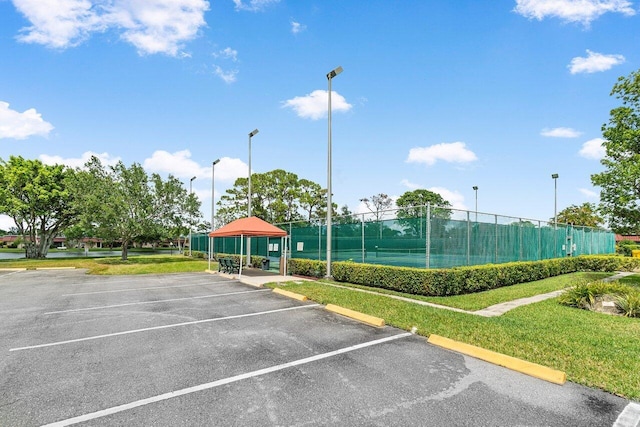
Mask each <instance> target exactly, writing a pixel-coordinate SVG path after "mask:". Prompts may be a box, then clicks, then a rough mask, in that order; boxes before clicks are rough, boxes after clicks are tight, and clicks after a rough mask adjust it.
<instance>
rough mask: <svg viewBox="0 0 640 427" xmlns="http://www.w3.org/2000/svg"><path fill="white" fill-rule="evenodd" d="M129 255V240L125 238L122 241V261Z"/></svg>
mask: <svg viewBox="0 0 640 427" xmlns="http://www.w3.org/2000/svg"><path fill="white" fill-rule="evenodd" d="M128 255H129V242H128V241H126V240H123V241H122V261H126V260H127V257H128Z"/></svg>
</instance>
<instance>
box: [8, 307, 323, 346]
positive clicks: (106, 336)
mask: <svg viewBox="0 0 640 427" xmlns="http://www.w3.org/2000/svg"><path fill="white" fill-rule="evenodd" d="M319 305H320V304H308V305H302V306H296V307H289V308H279V309H277V310H269V311H261V312H259V313H248V314H238V315H235V316H227V317H216V318H213V319H204V320H194V321H193V322H182V323H172V324H170V325H163V326H153V327H151V328H143V329H133V330H130V331H122V332H114V333H112V334H104V335H94V336H92V337H85V338H77V339H74V340H66V341H58V342H52V343H47V344H38V345H30V346H27V347H17V348H12V349H9V351H21V350H33V349H36V348H43V347H53V346H56V345H63V344H71V343H75V342H82V341H90V340H97V339H100V338H110V337H117V336H120V335H129V334H136V333H138V332H147V331H157V330H159V329H167V328H176V327H178V326H188V325H198V324H200V323H210V322H218V321H221V320H232V319H242V318H244V317H253V316H261V315H263V314H272V313H280V312H283V311H291V310H298V309H301V308H310V307H317V306H319Z"/></svg>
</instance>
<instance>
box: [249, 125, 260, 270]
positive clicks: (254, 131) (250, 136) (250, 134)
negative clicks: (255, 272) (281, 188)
mask: <svg viewBox="0 0 640 427" xmlns="http://www.w3.org/2000/svg"><path fill="white" fill-rule="evenodd" d="M258 132H259V130H258V129H254V130H253V131H251V132H249V191H248V193H249V203H248V205H247V218H249V217H251V138H253V137H254V136H255V135H256V134H257V133H258ZM250 265H251V237H247V267H248V266H250Z"/></svg>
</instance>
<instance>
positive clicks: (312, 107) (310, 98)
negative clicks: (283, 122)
mask: <svg viewBox="0 0 640 427" xmlns="http://www.w3.org/2000/svg"><path fill="white" fill-rule="evenodd" d="M328 94H329V91H326V90H314V91H313V92H311V93H310V94H308V95H305V96H296V97H295V98H293V99H289V100H287V101H284V103H283V104H284V105H283V107H290V108H292V109H293V110H294V111H295V112H296V114H297V115H298V116H299V117H302V118H305V119H311V120H319V119H321V118H322V117H325V116H326V114H327V111H328V107H329V95H328ZM352 107H353V106H352V105H351V104H349V103H348V102H347V100H346V99H344V97H343V96H342V95H340V94H339V93H338V92H336V91H331V110H332V111H333V112H336V111H349V110H350V109H351V108H352Z"/></svg>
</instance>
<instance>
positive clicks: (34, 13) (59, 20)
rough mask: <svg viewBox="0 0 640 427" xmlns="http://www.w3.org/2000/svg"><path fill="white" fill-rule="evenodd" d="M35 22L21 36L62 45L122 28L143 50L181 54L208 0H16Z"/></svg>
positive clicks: (28, 40) (25, 39)
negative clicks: (93, 34) (94, 34)
mask: <svg viewBox="0 0 640 427" xmlns="http://www.w3.org/2000/svg"><path fill="white" fill-rule="evenodd" d="M13 3H14V5H15V7H16V8H17V9H18V10H19V11H20V12H21V13H22V14H23V15H24V16H25V17H26V18H27V19H28V20H29V21H30V22H31V24H32V25H31V26H30V27H25V28H23V29H22V30H21V34H20V35H19V36H18V39H19V40H21V41H23V42H25V43H38V44H43V45H45V46H49V47H52V48H57V49H65V48H68V47H71V46H76V45H78V44H80V43H82V42H83V41H84V40H86V39H87V38H89V36H90V35H91V34H92V33H94V32H103V31H106V30H108V29H112V30H116V31H119V32H120V33H121V34H120V36H121V38H122V39H124V40H126V41H127V42H129V43H131V44H133V45H134V46H135V47H136V48H137V50H138V52H139V53H140V54H154V53H164V54H167V55H171V56H181V52H180V49H181V48H182V45H183V43H184V42H186V41H189V40H192V39H193V38H195V37H196V35H197V33H198V30H199V29H200V28H201V27H203V26H204V25H205V24H206V23H205V21H204V13H205V12H206V11H207V10H209V2H208V1H206V0H147V1H128V0H13Z"/></svg>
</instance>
